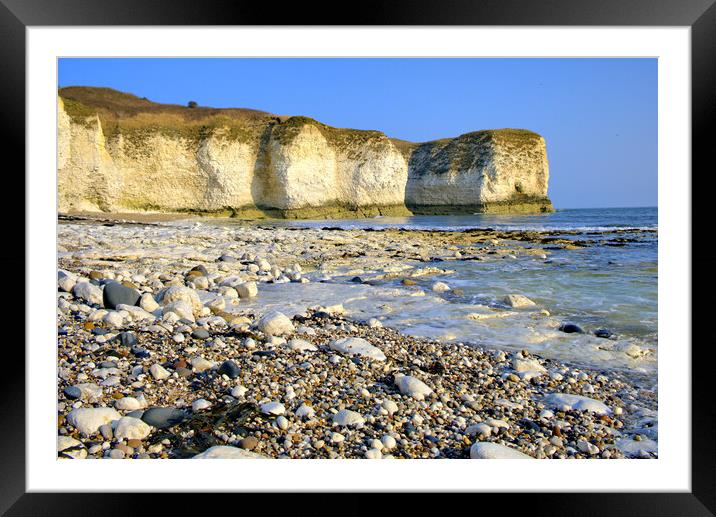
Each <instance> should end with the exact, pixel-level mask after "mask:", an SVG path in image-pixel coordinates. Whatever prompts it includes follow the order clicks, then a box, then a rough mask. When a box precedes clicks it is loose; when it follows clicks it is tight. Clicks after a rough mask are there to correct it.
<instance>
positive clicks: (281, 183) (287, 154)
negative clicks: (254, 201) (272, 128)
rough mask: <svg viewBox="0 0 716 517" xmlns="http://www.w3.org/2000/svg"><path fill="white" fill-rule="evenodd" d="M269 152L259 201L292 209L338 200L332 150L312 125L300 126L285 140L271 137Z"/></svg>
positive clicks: (333, 151)
mask: <svg viewBox="0 0 716 517" xmlns="http://www.w3.org/2000/svg"><path fill="white" fill-rule="evenodd" d="M269 153H270V167H271V169H272V170H271V171H270V172H269V173H268V174H267V176H268V177H269V178H270V179H269V180H268V181H267V187H268V188H266V189H265V191H264V192H263V196H261V198H260V199H258V202H259V203H260V204H261V205H264V206H269V207H275V208H282V209H289V210H292V209H294V210H295V209H298V208H305V207H320V206H322V205H333V204H335V203H336V202H338V201H339V200H341V198H342V196H341V192H340V187H341V182H340V181H339V178H338V170H337V167H336V152H335V150H334V149H332V148H331V146H330V145H329V144H328V142H327V141H326V139H325V138H324V137H323V135H322V134H321V132H320V131H319V130H318V129H317V128H316V127H315V126H312V125H305V126H303V127H302V128H301V129H300V130H299V132H298V135H296V136H295V138H293V140H291V141H290V142H288V143H282V142H281V141H280V140H278V139H272V140H271V142H270V143H269Z"/></svg>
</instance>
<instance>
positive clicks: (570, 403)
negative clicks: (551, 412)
mask: <svg viewBox="0 0 716 517" xmlns="http://www.w3.org/2000/svg"><path fill="white" fill-rule="evenodd" d="M543 402H544V404H545V405H546V406H549V407H552V408H561V407H565V409H568V410H570V409H571V410H574V411H591V412H592V413H596V414H597V415H608V414H610V413H611V412H612V410H611V409H609V406H607V405H606V404H605V403H604V402H599V401H598V400H594V399H590V398H589V397H583V396H582V395H572V394H570V393H551V394H549V395H547V396H546V397H545V398H544V399H543Z"/></svg>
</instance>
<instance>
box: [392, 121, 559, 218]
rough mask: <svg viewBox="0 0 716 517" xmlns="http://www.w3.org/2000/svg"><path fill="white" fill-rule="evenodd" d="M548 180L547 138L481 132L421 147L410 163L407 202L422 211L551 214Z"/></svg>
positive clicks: (535, 135)
mask: <svg viewBox="0 0 716 517" xmlns="http://www.w3.org/2000/svg"><path fill="white" fill-rule="evenodd" d="M548 180H549V167H548V164H547V150H546V146H545V142H544V139H543V138H542V137H541V136H539V135H537V134H534V133H530V132H521V131H514V130H505V131H504V132H501V131H490V132H478V133H471V134H467V135H463V136H460V137H458V138H455V139H453V140H450V141H447V142H446V141H440V142H429V143H426V144H422V145H420V146H418V148H417V149H416V150H415V151H414V152H413V154H412V155H411V159H410V174H409V180H408V185H407V188H406V199H407V203H408V205H409V206H411V207H415V208H416V209H417V210H420V207H441V206H443V207H451V208H458V209H459V207H471V210H478V211H482V210H488V211H489V210H491V209H501V208H502V209H504V210H501V211H510V208H511V209H512V210H514V211H524V210H529V209H533V210H534V208H537V209H538V210H539V209H541V207H542V206H544V207H545V209H551V203H549V200H548V199H547V182H548ZM535 205H536V206H535Z"/></svg>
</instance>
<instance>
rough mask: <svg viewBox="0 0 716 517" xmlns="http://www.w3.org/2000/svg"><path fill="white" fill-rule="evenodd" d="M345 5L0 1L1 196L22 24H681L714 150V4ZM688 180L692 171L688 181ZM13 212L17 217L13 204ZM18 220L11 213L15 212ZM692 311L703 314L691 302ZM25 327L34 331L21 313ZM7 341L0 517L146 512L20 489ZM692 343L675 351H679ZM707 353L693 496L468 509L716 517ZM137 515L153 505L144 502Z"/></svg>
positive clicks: (697, 162) (19, 179)
mask: <svg viewBox="0 0 716 517" xmlns="http://www.w3.org/2000/svg"><path fill="white" fill-rule="evenodd" d="M353 7H354V8H351V9H350V10H349V9H346V10H344V11H343V12H344V13H350V14H341V9H339V8H338V5H337V4H336V3H334V4H331V5H321V3H320V2H313V3H306V2H294V3H291V4H287V5H282V6H280V7H278V6H277V5H275V4H274V3H272V2H247V1H244V0H236V1H234V2H228V1H222V0H202V1H201V2H197V1H196V0H113V1H112V2H100V1H97V0H95V1H93V0H0V56H2V58H1V59H2V68H1V70H2V76H3V79H2V80H1V81H0V95H1V97H0V99H1V104H0V106H2V110H1V111H0V113H2V126H1V128H0V130H1V135H2V137H1V138H0V148H2V150H3V151H4V152H5V156H6V157H12V158H16V159H17V160H16V165H15V167H13V168H10V167H5V168H4V170H3V174H4V176H3V181H4V187H5V189H4V190H5V192H6V198H9V197H12V198H15V199H18V200H24V199H25V196H31V195H32V185H25V180H24V175H20V174H19V171H20V170H24V165H25V163H24V160H25V159H24V153H21V152H20V149H24V138H25V101H26V99H25V86H26V84H25V81H26V79H25V44H26V43H25V29H26V28H27V27H28V26H41V25H46V26H63V25H76V26H86V25H134V26H138V25H145V26H148V25H159V26H162V25H339V26H340V25H426V26H427V25H453V26H455V25H512V26H519V25H554V26H559V25H570V26H597V25H605V26H628V25H635V26H689V27H691V38H692V41H691V43H692V47H691V49H692V56H691V59H692V61H691V65H692V66H691V72H692V169H693V170H694V171H697V170H700V171H701V174H702V175H705V174H707V173H708V172H709V171H707V169H706V167H707V164H709V165H710V163H709V161H708V160H709V159H710V158H711V156H710V155H711V154H712V147H713V144H712V143H711V139H710V138H709V136H710V135H709V133H710V132H709V131H708V129H709V128H708V125H709V124H710V123H711V121H712V119H713V118H714V116H715V115H716V7H715V6H714V0H600V1H594V0H499V1H498V0H482V1H470V0H453V1H443V2H437V1H433V2H429V1H425V0H419V1H416V0H413V1H411V0H393V1H385V2H376V1H371V0H366V1H364V2H362V3H361V4H360V5H359V6H356V5H353ZM661 144H662V145H664V144H665V143H663V142H662V143H661ZM694 176H695V174H693V173H692V174H691V178H693V177H694ZM684 177H685V180H686V179H688V171H684ZM702 192H703V191H702ZM21 193H22V194H24V195H21ZM696 193H697V197H696V198H692V203H696V202H698V194H699V192H698V191H696ZM8 194H9V195H8ZM700 195H701V196H704V195H705V194H704V193H701V194H700ZM16 210H18V211H19V207H17V208H16ZM14 213H15V217H17V213H18V212H14ZM23 213H24V211H23ZM8 226H10V227H9V228H7V229H6V232H9V233H10V235H9V236H7V237H6V238H7V239H8V241H12V242H13V246H2V248H1V249H0V267H1V270H2V271H4V272H5V273H6V274H8V272H12V273H10V274H11V275H12V276H13V277H15V279H16V277H17V276H18V275H17V272H19V271H23V272H24V276H23V278H24V277H25V275H29V274H32V271H27V270H26V266H25V255H24V245H21V244H24V242H25V225H24V221H23V224H22V225H20V224H18V223H17V222H13V223H11V224H8ZM692 235H694V233H693V231H692ZM21 250H22V251H21ZM692 274H693V273H692ZM19 290H20V288H19V285H18V286H16V288H15V293H13V294H12V296H11V298H12V299H11V300H7V298H8V296H7V295H6V296H3V297H2V298H3V302H2V303H3V304H4V305H5V304H8V307H6V311H5V312H4V314H16V313H17V304H18V303H19V296H18V295H19ZM31 301H32V293H24V295H23V302H30V303H31ZM684 303H691V300H684ZM24 306H25V305H24ZM693 310H694V311H695V312H696V311H699V310H703V309H700V308H699V307H698V306H697V305H696V304H693ZM692 320H693V316H692ZM6 324H8V323H6ZM25 324H26V325H27V324H31V321H28V315H27V314H25ZM6 339H7V338H6ZM13 339H14V344H12V345H11V344H10V343H9V342H6V343H5V344H4V346H3V348H4V354H8V355H10V356H12V358H13V361H16V363H15V365H16V366H15V368H14V369H8V368H4V369H3V370H4V371H3V372H2V374H0V382H1V383H2V391H0V395H1V396H0V415H1V417H0V421H2V426H1V427H0V428H1V429H2V431H0V433H2V437H1V439H0V512H7V515H65V514H67V515H70V514H72V515H101V514H103V515H107V514H108V513H109V514H112V513H120V512H121V513H125V512H126V511H129V509H128V505H129V506H131V507H133V509H132V511H133V512H135V511H137V512H138V513H142V512H141V509H142V507H144V503H143V502H142V501H141V499H140V500H137V499H136V498H135V496H132V499H129V500H128V499H126V496H125V495H122V494H76V493H75V494H60V493H53V494H39V493H25V468H26V467H25V446H26V442H25V404H24V401H25V377H24V375H25V373H24V372H25V368H26V367H27V366H28V364H26V363H25V357H24V354H22V353H21V350H20V348H19V339H18V338H17V337H14V338H13ZM689 345H690V343H682V344H681V346H683V348H684V351H685V353H686V351H687V350H688V346H689ZM710 347H712V339H711V340H704V341H703V342H701V343H700V342H699V341H698V340H693V346H692V349H691V353H692V357H693V359H694V360H693V361H692V379H693V381H692V408H695V409H696V408H697V409H698V410H696V411H693V412H692V437H691V438H692V457H691V464H692V476H691V480H692V491H691V492H690V493H658V492H655V493H640V494H630V493H619V494H616V493H611V494H602V493H583V494H574V493H570V494H557V493H550V494H492V495H490V494H480V495H479V496H476V495H470V496H468V497H471V499H470V500H469V501H467V503H468V504H469V505H474V504H475V502H476V501H477V499H476V498H477V497H479V498H480V499H479V505H480V507H484V505H485V504H488V503H489V502H490V499H492V500H494V501H495V502H498V503H499V502H502V503H503V504H504V503H505V502H508V503H509V507H510V509H519V508H520V507H523V508H525V509H528V511H529V514H530V515H543V514H544V515H630V516H638V515H645V516H647V515H648V516H650V517H651V516H656V515H714V513H716V488H715V487H716V461H715V455H714V450H715V448H716V440H714V438H713V436H712V435H713V431H712V430H711V429H712V427H711V425H712V424H713V423H714V422H715V421H716V420H715V419H714V406H713V405H712V403H711V402H710V400H709V397H710V392H712V391H713V388H712V387H709V386H707V382H708V381H709V380H710V379H711V378H712V377H713V373H712V372H711V371H710V370H709V364H708V362H707V361H700V360H699V356H700V354H702V353H710V351H709V350H708V349H709V348H710ZM21 363H22V364H21ZM13 372H14V373H13ZM556 484H559V483H558V481H557V483H556ZM177 496H180V497H177ZM454 496H455V495H451V496H450V497H454ZM212 497H217V496H212ZM233 497H235V496H233ZM291 497H296V495H292V496H291ZM342 497H344V498H345V500H344V501H343V502H342V504H344V505H346V506H345V507H346V508H352V509H354V510H356V511H358V510H359V509H360V508H362V507H365V504H366V503H365V501H366V500H365V499H364V498H365V497H367V496H365V495H361V494H347V495H343V496H342ZM162 498H163V499H164V501H167V502H168V501H174V504H175V505H177V506H181V509H182V510H188V509H189V508H190V506H191V505H192V504H195V503H196V502H197V501H196V499H195V498H192V497H190V496H185V495H182V494H164V495H163V496H162ZM192 499H193V500H194V502H192ZM424 499H425V498H424V496H423V495H417V494H416V495H414V496H412V497H411V498H410V500H409V501H405V500H403V501H401V505H403V510H404V511H410V510H411V507H413V508H416V509H417V508H420V507H423V506H424V505H425V501H424ZM283 502H284V501H282V499H281V497H278V498H275V496H272V497H271V503H270V504H271V506H273V505H278V506H280V505H282V504H283ZM200 504H201V503H200ZM323 506H325V505H323ZM144 508H145V509H146V510H149V508H150V507H148V506H147V507H144ZM245 508H248V507H245ZM205 510H208V508H206V509H205ZM215 511H218V509H217V510H215ZM239 511H240V510H239ZM253 511H261V510H259V509H258V508H256V509H255V510H253ZM316 511H321V508H320V507H318V508H316ZM450 511H452V510H450ZM312 513H314V512H312ZM361 513H362V512H361Z"/></svg>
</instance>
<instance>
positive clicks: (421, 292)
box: [57, 216, 658, 459]
mask: <svg viewBox="0 0 716 517" xmlns="http://www.w3.org/2000/svg"><path fill="white" fill-rule="evenodd" d="M645 233H648V231H647V230H644V231H643V232H640V231H631V232H626V231H623V230H618V229H614V230H609V231H608V232H602V233H601V234H600V235H599V237H598V238H596V237H594V236H590V235H588V234H587V233H585V232H581V231H574V232H572V233H571V234H570V233H569V232H564V231H560V232H556V231H550V230H546V231H545V230H543V231H539V230H500V229H472V230H468V231H433V230H416V229H413V230H406V229H382V230H380V231H376V230H375V229H370V228H366V229H344V228H338V227H333V226H331V225H330V224H326V225H325V226H323V227H320V228H300V227H280V226H271V225H270V224H269V223H259V224H235V223H234V224H228V223H227V224H224V223H222V222H221V221H218V220H217V221H211V220H187V219H182V220H171V218H154V219H152V218H140V217H133V218H132V219H131V220H130V219H129V218H127V219H123V218H121V217H113V218H111V219H110V218H103V217H96V216H95V217H83V216H61V217H60V221H59V225H58V281H57V307H58V313H57V314H58V319H57V329H58V343H57V346H58V348H57V353H58V383H57V397H58V400H57V418H58V424H57V425H58V448H57V452H58V457H59V458H62V459H70V458H71V459H92V458H96V459H100V458H107V459H162V458H196V459H201V458H237V459H261V458H291V459H301V458H326V459H344V458H345V459H349V458H361V459H431V458H443V459H444V458H450V459H491V458H498V459H499V458H514V459H532V458H534V459H550V458H551V459H565V458H577V459H578V458H590V459H618V458H635V459H637V458H655V457H657V450H658V419H657V409H658V400H657V386H656V382H655V380H654V377H653V375H652V374H651V373H650V372H651V371H652V370H651V369H652V368H653V367H654V365H655V363H656V349H655V348H654V347H652V346H651V345H650V343H649V342H648V341H643V340H642V341H636V340H633V339H622V336H619V335H616V333H615V332H613V331H612V330H610V329H604V328H586V329H585V328H582V326H584V325H582V326H580V324H579V323H575V322H572V321H565V320H564V318H555V317H554V315H552V314H551V312H552V311H553V310H554V309H553V308H552V307H549V306H545V305H543V304H541V303H539V302H535V301H534V300H532V299H530V298H529V297H527V296H525V295H523V294H521V293H520V292H514V293H508V294H505V295H502V294H500V296H497V297H496V302H495V303H493V304H489V305H488V304H475V303H473V304H470V303H468V302H466V301H465V300H463V298H462V296H463V293H462V291H463V289H464V288H462V287H459V286H458V283H457V282H453V281H452V278H454V273H455V270H456V269H459V268H460V266H461V265H462V264H465V263H469V262H471V261H475V262H480V263H482V264H488V265H489V264H491V263H492V262H496V261H512V260H514V261H516V262H515V263H519V260H530V261H541V262H540V263H543V262H545V261H549V260H550V256H551V254H552V253H553V252H554V251H555V250H559V252H560V253H572V252H580V251H585V250H586V251H588V250H589V249H590V248H592V247H598V246H605V245H612V246H615V245H617V244H615V243H623V242H628V241H629V239H632V240H634V241H635V242H636V241H638V240H639V239H641V238H642V237H643V234H645ZM605 243H606V244H605ZM491 261H492V262H491ZM431 304H432V305H431ZM450 304H453V305H450ZM432 307H436V309H435V310H441V311H446V312H447V313H449V312H452V313H454V314H459V321H461V322H464V323H461V325H462V324H464V325H466V326H468V325H473V326H475V328H476V329H477V331H475V332H478V331H481V330H480V329H482V328H483V327H481V325H484V326H485V327H484V328H485V331H484V332H483V334H481V335H484V336H485V338H484V339H480V340H471V339H462V337H463V335H462V334H460V333H459V332H455V333H454V335H450V336H447V335H438V334H434V333H427V332H426V333H424V335H422V336H421V335H417V334H419V333H416V332H410V331H407V327H408V326H409V325H408V323H403V322H402V321H401V320H399V319H397V317H395V316H394V315H395V314H402V313H405V311H408V310H413V311H414V312H416V313H417V314H420V313H421V311H422V312H424V313H425V315H426V318H427V316H428V313H429V312H430V311H431V310H433V309H432ZM460 311H462V312H460ZM463 313H464V314H463ZM441 314H442V313H441ZM455 317H456V318H457V316H455ZM493 322H495V323H494V324H493ZM504 322H511V323H510V325H512V326H515V327H519V328H523V327H527V326H530V328H532V327H531V326H532V325H534V326H535V328H537V329H539V330H540V331H543V335H544V336H546V337H545V338H544V339H545V340H552V341H555V342H556V341H560V342H562V341H564V342H565V343H570V344H571V345H570V346H574V343H577V344H579V345H580V346H583V348H584V349H589V350H591V349H590V348H589V347H594V350H595V353H594V354H593V355H595V357H597V356H598V357H599V359H598V360H596V359H595V361H593V362H585V361H582V360H579V356H574V357H575V358H574V359H572V358H571V356H569V355H568V353H567V352H568V351H569V350H570V348H568V347H567V345H561V346H555V347H553V348H546V347H544V346H542V345H541V342H540V347H539V348H537V347H536V345H535V342H534V340H532V341H531V342H530V341H529V340H526V339H525V340H524V342H523V341H522V340H521V339H520V338H515V339H511V338H510V339H506V340H505V342H503V341H498V340H494V339H492V337H491V336H493V335H494V334H495V333H497V332H502V328H503V327H501V326H500V325H504ZM490 325H492V326H490ZM410 326H411V327H412V328H415V327H416V324H415V321H413V320H411V322H410ZM418 326H419V325H418ZM470 328H472V327H470ZM471 332H472V331H471ZM472 335H473V334H465V336H468V337H470V336H472ZM475 335H480V334H475ZM520 335H521V334H517V336H520ZM555 336H556V337H555ZM580 339H581V340H582V341H579V340H580ZM575 340H577V341H575Z"/></svg>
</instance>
